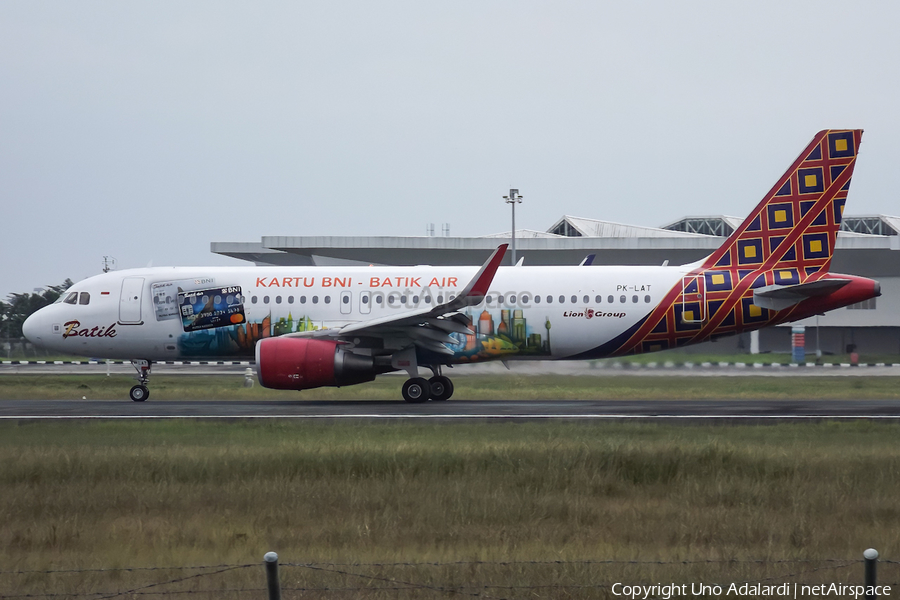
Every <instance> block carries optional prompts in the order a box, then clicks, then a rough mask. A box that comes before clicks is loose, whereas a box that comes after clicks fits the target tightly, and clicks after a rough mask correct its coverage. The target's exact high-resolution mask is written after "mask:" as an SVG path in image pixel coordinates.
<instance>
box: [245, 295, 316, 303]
mask: <svg viewBox="0 0 900 600" xmlns="http://www.w3.org/2000/svg"><path fill="white" fill-rule="evenodd" d="M254 302H256V300H254ZM300 304H306V296H300Z"/></svg>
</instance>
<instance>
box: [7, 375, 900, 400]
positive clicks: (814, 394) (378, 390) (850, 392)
mask: <svg viewBox="0 0 900 600" xmlns="http://www.w3.org/2000/svg"><path fill="white" fill-rule="evenodd" d="M243 381H244V379H243V377H240V376H235V375H222V376H202V375H197V376H193V375H191V376H184V375H154V376H153V378H152V380H151V384H150V389H151V398H150V402H160V401H166V400H184V399H192V400H202V399H215V400H240V399H244V400H398V401H399V399H400V386H401V384H402V382H403V378H402V377H393V376H387V377H379V378H378V379H377V380H375V381H374V382H371V383H366V384H362V385H356V386H350V387H345V388H319V389H315V390H305V391H302V392H295V391H279V390H268V389H265V388H263V387H261V386H259V385H255V386H254V387H252V388H245V387H243V385H242V383H243ZM453 381H454V386H455V389H456V391H455V392H454V395H453V399H454V400H509V399H518V400H532V399H536V400H547V399H560V400H579V399H591V400H593V399H596V400H628V399H635V400H637V399H640V400H645V399H650V400H653V399H660V400H678V399H756V398H766V399H791V398H807V399H823V400H826V399H848V398H850V399H860V400H862V399H894V398H900V377H890V376H881V377H829V376H804V377H790V376H782V377H734V376H732V377H729V376H699V375H698V376H642V375H639V374H612V373H610V374H608V375H607V374H603V375H598V376H587V375H585V376H569V375H540V376H529V375H518V374H509V375H500V376H498V375H466V376H464V377H456V378H454V380H453ZM133 384H134V380H133V379H131V378H130V377H128V376H125V375H118V376H112V377H106V376H104V375H65V376H57V375H52V376H50V375H3V376H0V398H2V399H7V400H27V399H50V400H57V399H74V398H82V397H84V398H86V399H90V400H117V401H122V400H125V399H127V398H128V389H129V388H130V387H131V386H132V385H133Z"/></svg>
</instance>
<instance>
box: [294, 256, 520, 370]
mask: <svg viewBox="0 0 900 600" xmlns="http://www.w3.org/2000/svg"><path fill="white" fill-rule="evenodd" d="M508 246H509V245H508V244H501V245H500V246H498V247H497V249H496V250H494V252H493V254H491V256H490V258H488V259H487V261H486V262H485V263H484V264H483V265H482V266H481V269H479V270H478V272H477V273H476V274H475V276H474V277H473V278H472V280H471V281H469V283H468V284H467V285H466V287H465V288H463V290H462V291H461V292H460V293H459V294H456V295H455V296H451V297H450V299H449V300H448V301H447V302H444V303H443V304H439V305H437V306H434V307H426V308H419V309H416V310H411V311H406V312H402V313H398V314H395V315H389V316H386V317H379V318H377V319H369V320H367V321H358V322H356V323H350V324H349V325H345V326H344V327H339V328H338V327H336V328H332V329H320V330H317V331H304V332H298V333H289V334H286V336H287V337H315V338H322V337H326V338H346V337H348V336H351V335H352V336H374V337H400V338H408V339H411V340H412V341H413V343H415V345H417V346H420V347H422V348H426V349H428V350H431V351H433V352H437V353H439V354H453V351H452V350H450V349H449V348H447V347H446V346H445V345H444V344H455V343H456V340H454V339H453V338H452V337H450V335H449V334H451V333H461V334H471V333H472V331H471V330H470V329H469V328H468V326H467V323H468V319H467V318H466V317H465V316H463V315H461V314H460V313H459V312H458V311H459V310H460V309H462V308H465V307H467V306H474V305H476V304H481V302H482V301H483V300H484V297H485V295H486V294H487V292H488V288H490V286H491V282H493V280H494V275H496V273H497V269H498V267H499V266H500V263H501V261H502V260H503V255H504V254H506V249H507V247H508Z"/></svg>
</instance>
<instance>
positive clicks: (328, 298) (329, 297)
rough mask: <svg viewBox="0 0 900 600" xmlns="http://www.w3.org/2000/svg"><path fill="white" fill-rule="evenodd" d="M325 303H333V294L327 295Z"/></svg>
mask: <svg viewBox="0 0 900 600" xmlns="http://www.w3.org/2000/svg"><path fill="white" fill-rule="evenodd" d="M325 304H331V296H325Z"/></svg>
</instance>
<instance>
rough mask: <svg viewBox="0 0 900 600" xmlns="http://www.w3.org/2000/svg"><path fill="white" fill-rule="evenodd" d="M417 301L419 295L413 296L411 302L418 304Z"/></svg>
mask: <svg viewBox="0 0 900 600" xmlns="http://www.w3.org/2000/svg"><path fill="white" fill-rule="evenodd" d="M418 303H419V297H418V296H413V304H418Z"/></svg>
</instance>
